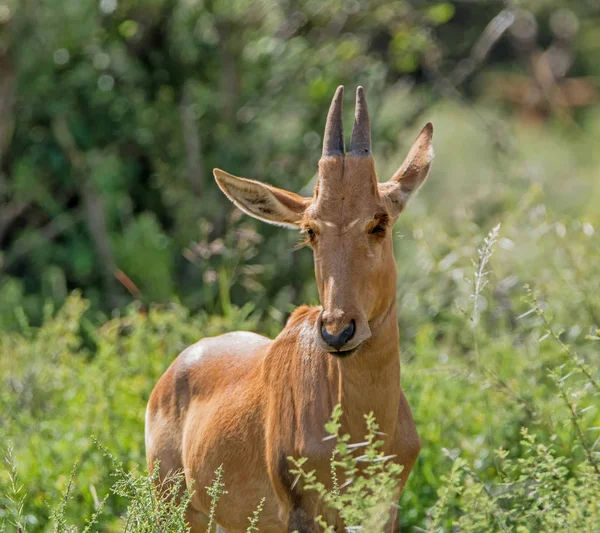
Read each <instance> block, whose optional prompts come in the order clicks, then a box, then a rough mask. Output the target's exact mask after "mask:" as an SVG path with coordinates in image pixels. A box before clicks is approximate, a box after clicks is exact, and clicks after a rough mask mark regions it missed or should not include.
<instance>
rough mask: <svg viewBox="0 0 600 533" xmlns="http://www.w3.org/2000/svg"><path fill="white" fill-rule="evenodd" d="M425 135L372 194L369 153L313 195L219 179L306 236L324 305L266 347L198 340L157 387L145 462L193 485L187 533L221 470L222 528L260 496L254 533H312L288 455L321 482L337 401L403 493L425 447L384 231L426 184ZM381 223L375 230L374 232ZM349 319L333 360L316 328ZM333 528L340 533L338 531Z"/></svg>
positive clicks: (343, 162) (241, 527) (250, 337)
mask: <svg viewBox="0 0 600 533" xmlns="http://www.w3.org/2000/svg"><path fill="white" fill-rule="evenodd" d="M431 133H432V130H431V127H430V126H429V125H428V126H426V128H424V130H423V132H422V133H421V135H420V136H419V138H418V139H417V142H416V143H415V147H413V150H411V153H410V154H409V157H408V158H407V162H405V164H404V165H403V167H401V169H400V171H399V173H397V174H396V175H395V176H394V177H393V178H392V180H390V182H388V183H386V184H381V185H380V184H378V182H377V177H376V174H375V167H374V163H373V159H372V158H371V157H370V156H369V155H354V154H347V155H345V156H344V155H340V156H327V157H323V158H322V159H321V161H320V163H319V180H318V186H317V188H316V190H315V195H314V197H313V198H312V199H306V198H301V197H299V196H298V195H295V194H294V193H289V192H287V191H283V190H281V189H275V188H273V187H270V186H266V185H263V184H261V183H259V182H255V181H251V180H242V179H241V178H236V177H234V176H231V175H229V174H226V173H224V172H223V171H218V170H216V171H215V177H216V178H217V181H218V183H219V185H220V187H221V188H222V189H223V190H224V192H225V193H226V194H227V196H229V197H230V198H231V199H232V200H233V201H234V202H235V203H236V204H237V205H238V206H240V207H241V208H242V209H243V210H244V211H246V212H247V213H249V214H251V215H253V216H256V217H257V218H261V219H263V220H267V221H269V222H273V223H279V224H284V225H288V226H289V225H291V226H296V227H300V228H302V229H303V230H305V231H306V230H308V229H309V228H310V229H311V230H312V232H313V235H312V236H311V237H309V245H310V246H311V247H312V248H313V250H314V255H315V275H316V280H317V285H318V288H319V294H320V297H321V303H322V307H307V306H302V307H299V308H298V309H296V311H295V312H294V313H293V314H292V316H291V317H290V319H289V321H288V323H287V324H286V326H285V328H284V329H283V330H282V332H281V333H280V334H279V335H278V336H277V338H275V339H274V340H270V339H267V338H265V337H261V336H259V335H256V334H254V333H247V332H236V333H230V334H226V335H222V336H220V337H214V338H207V339H203V340H202V341H200V342H198V343H197V344H195V345H193V346H191V347H190V348H188V349H187V350H185V351H184V352H183V353H182V354H181V355H180V356H179V357H178V358H177V359H176V360H175V361H174V362H173V364H172V365H171V366H170V367H169V369H168V370H167V371H166V372H165V374H164V375H163V376H162V378H161V379H160V380H159V382H158V384H157V385H156V388H155V389H154V391H153V393H152V396H151V398H150V401H149V403H148V409H147V415H146V447H147V458H148V466H149V468H152V466H153V464H154V461H155V460H156V459H159V460H160V469H161V478H164V477H165V476H166V474H167V473H168V472H169V471H174V470H183V472H184V473H185V476H186V480H187V482H188V483H189V484H191V483H192V482H193V488H194V490H195V491H196V492H195V495H194V497H193V500H192V503H191V506H190V510H189V513H188V517H189V521H190V524H191V525H192V531H193V532H194V533H198V532H200V531H203V528H205V527H206V525H205V524H206V518H205V517H206V515H207V514H208V511H209V506H210V501H209V498H208V496H207V495H206V491H205V490H204V487H205V486H207V485H209V484H210V482H211V479H212V478H213V476H214V474H213V473H214V471H215V470H216V469H217V467H218V466H219V465H223V469H224V482H225V486H226V489H227V490H228V491H229V492H228V494H226V495H224V496H223V497H222V498H221V500H220V501H219V505H218V507H217V515H216V520H217V522H218V524H219V525H221V526H222V527H223V528H225V529H226V530H227V531H228V532H229V533H242V532H244V531H246V528H247V526H248V521H247V517H248V516H250V515H251V514H252V511H253V510H254V509H255V507H256V505H257V504H258V503H259V501H260V499H261V498H262V497H265V498H266V503H265V508H264V510H263V512H262V514H261V517H260V530H261V532H263V533H284V532H287V531H293V530H295V529H296V530H298V531H299V532H300V533H312V532H313V531H315V532H316V531H318V529H317V528H316V526H315V524H314V520H313V518H314V516H316V514H319V513H321V512H323V510H321V509H319V506H318V502H317V501H316V500H315V498H314V496H313V495H312V493H310V492H303V491H302V489H301V487H300V486H299V485H298V486H294V483H293V481H294V480H293V479H292V477H291V475H290V474H289V471H288V468H289V465H288V463H287V457H288V456H295V457H307V458H308V459H309V462H310V466H311V467H312V468H315V469H316V470H317V474H318V476H319V478H320V479H321V480H323V481H324V482H327V480H328V479H329V458H330V456H331V451H332V446H333V443H332V442H331V440H327V441H323V437H325V436H326V433H325V429H324V425H325V423H326V422H327V420H328V419H329V416H330V414H331V411H332V409H333V407H334V405H335V404H337V403H341V405H342V409H343V417H342V424H343V430H344V431H346V432H349V433H350V434H351V436H352V438H353V439H354V440H355V441H358V440H362V437H363V435H364V433H365V425H364V419H363V415H364V414H365V413H367V412H370V411H373V413H374V414H375V417H376V419H377V422H378V423H379V425H380V427H381V431H383V432H384V433H385V434H386V435H387V439H386V444H385V452H386V453H390V454H395V456H396V459H395V460H397V461H398V463H400V464H402V465H404V470H403V472H402V486H404V483H405V482H406V479H407V478H408V475H409V474H410V471H411V469H412V467H413V465H414V462H415V461H416V459H417V456H418V454H419V450H420V441H419V437H418V434H417V431H416V428H415V424H414V422H413V418H412V414H411V412H410V408H409V406H408V403H407V401H406V398H405V396H404V393H403V391H402V389H401V387H400V358H399V349H398V344H399V339H398V326H397V316H396V301H395V294H396V268H395V263H394V255H393V250H392V236H391V235H392V231H391V225H392V223H393V222H394V220H395V218H396V216H397V215H398V214H399V213H400V211H401V210H402V208H403V207H404V204H405V202H406V199H407V198H408V195H409V194H410V193H411V192H412V191H413V190H415V189H416V188H417V187H418V185H419V184H420V183H421V182H422V181H423V179H424V178H425V175H426V173H427V170H428V168H429V164H430V162H431ZM403 179H406V183H405V185H406V187H405V186H403V184H402V180H403ZM394 200H395V201H394ZM265 207H266V210H265ZM378 226H380V227H383V231H375V233H371V232H372V231H373V230H374V228H376V227H378ZM350 320H355V322H356V334H355V335H354V337H353V338H352V339H351V340H350V341H349V342H348V349H352V350H354V351H353V352H352V353H351V355H349V356H346V357H341V355H344V354H343V353H341V354H335V353H332V352H333V351H334V350H332V349H330V348H329V347H328V346H327V345H324V343H323V340H322V338H321V336H320V333H319V332H320V329H319V328H320V326H321V324H323V325H325V326H326V327H327V330H328V331H331V332H338V331H341V330H343V328H344V327H346V326H347V324H348V322H349V321H350ZM337 527H338V531H342V527H343V524H341V523H338V524H337ZM393 529H394V517H392V518H391V519H390V523H389V524H388V530H389V531H392V530H393Z"/></svg>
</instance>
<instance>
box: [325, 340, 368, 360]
mask: <svg viewBox="0 0 600 533" xmlns="http://www.w3.org/2000/svg"><path fill="white" fill-rule="evenodd" d="M361 346H362V342H361V343H360V344H358V345H356V346H354V348H349V349H348V350H334V351H330V352H329V353H330V354H331V355H335V356H336V357H339V358H340V359H345V358H346V357H350V356H351V355H352V354H354V353H355V352H356V351H357V350H358V349H359V348H360V347H361Z"/></svg>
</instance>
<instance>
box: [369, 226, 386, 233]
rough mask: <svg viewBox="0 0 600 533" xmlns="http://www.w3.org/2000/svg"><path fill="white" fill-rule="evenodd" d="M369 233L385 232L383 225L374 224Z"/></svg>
mask: <svg viewBox="0 0 600 533" xmlns="http://www.w3.org/2000/svg"><path fill="white" fill-rule="evenodd" d="M369 233H370V234H371V235H373V234H375V233H385V226H382V225H381V224H377V226H375V227H374V228H373V229H372V230H371V231H370V232H369Z"/></svg>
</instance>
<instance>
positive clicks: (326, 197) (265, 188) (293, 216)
mask: <svg viewBox="0 0 600 533" xmlns="http://www.w3.org/2000/svg"><path fill="white" fill-rule="evenodd" d="M343 95H344V88H343V87H341V86H340V87H339V88H338V89H337V91H336V93H335V96H334V97H333V101H332V102H331V106H330V108H329V113H328V115H327V123H326V126H325V135H324V141H323V153H322V155H321V159H320V160H319V175H318V181H317V184H316V187H315V191H314V195H313V197H312V198H304V197H302V196H299V195H297V194H295V193H293V192H289V191H285V190H282V189H279V188H276V187H272V186H270V185H266V184H264V183H261V182H258V181H254V180H249V179H246V178H238V177H235V176H232V175H231V174H228V173H226V172H224V171H222V170H219V169H215V171H214V175H215V179H216V180H217V183H218V184H219V187H220V188H221V190H222V191H223V192H224V193H225V194H226V195H227V197H228V198H229V199H230V200H231V201H233V203H234V204H235V205H236V206H238V207H239V208H240V209H241V210H242V211H244V212H245V213H247V214H249V215H250V216H253V217H255V218H258V219H260V220H264V221H265V222H269V223H271V224H278V225H281V226H286V227H290V228H296V229H299V230H300V231H301V232H302V233H303V234H304V236H305V238H306V243H307V244H308V245H309V246H310V247H311V248H312V250H313V252H314V261H315V275H316V280H317V284H318V289H319V296H320V299H321V304H322V311H321V313H320V316H319V319H318V321H317V324H316V326H315V331H314V334H315V337H316V342H317V343H318V345H319V346H321V348H323V349H324V350H325V351H327V352H330V353H333V354H335V355H337V356H340V357H343V356H346V355H349V354H350V353H352V352H354V351H355V350H356V349H357V348H358V347H359V346H360V345H361V344H362V343H364V342H365V341H366V340H367V339H369V338H370V337H371V329H372V328H373V327H374V326H376V325H377V324H379V323H381V321H382V320H383V319H384V318H385V317H386V316H387V315H388V314H389V313H390V311H391V310H392V309H394V308H395V307H394V306H395V301H396V265H395V261H394V254H393V248H392V226H393V224H394V223H395V221H396V219H397V217H398V215H399V214H400V213H401V212H402V210H403V209H404V207H405V206H406V203H407V201H408V199H409V198H410V197H411V195H412V194H413V193H414V192H415V191H416V190H417V189H418V188H419V186H420V185H421V184H422V183H423V181H424V180H425V177H426V176H427V172H428V171H429V167H430V165H431V161H432V159H433V149H432V144H431V141H432V136H433V126H432V125H431V123H428V124H427V125H426V126H425V127H424V128H423V130H422V131H421V133H420V134H419V136H418V137H417V140H416V141H415V143H414V145H413V147H412V148H411V150H410V152H409V154H408V156H407V157H406V159H405V161H404V163H402V165H401V166H400V168H399V169H398V171H397V172H396V173H395V174H394V175H393V176H392V177H391V178H390V180H389V181H387V182H385V183H379V182H378V180H377V175H376V173H375V164H374V161H373V157H372V154H371V131H370V122H369V113H368V110H367V102H366V99H365V92H364V90H363V88H362V87H358V89H357V91H356V106H355V118H354V127H353V129H352V138H351V140H350V150H349V151H348V152H346V150H345V143H344V134H343V126H342V100H343Z"/></svg>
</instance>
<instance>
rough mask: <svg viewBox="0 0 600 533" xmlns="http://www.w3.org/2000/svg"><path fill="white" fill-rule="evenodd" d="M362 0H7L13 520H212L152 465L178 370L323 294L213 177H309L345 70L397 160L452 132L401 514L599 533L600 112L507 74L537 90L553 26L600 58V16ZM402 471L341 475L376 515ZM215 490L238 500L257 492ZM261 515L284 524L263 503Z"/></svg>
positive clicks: (409, 227)
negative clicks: (430, 127)
mask: <svg viewBox="0 0 600 533" xmlns="http://www.w3.org/2000/svg"><path fill="white" fill-rule="evenodd" d="M318 4H319V6H321V3H318ZM352 5H354V6H355V7H353V8H348V9H342V7H341V4H339V5H338V3H337V2H328V3H327V4H326V5H325V6H324V7H321V8H317V7H316V4H315V3H313V2H310V1H299V2H292V3H289V4H287V3H286V4H283V3H276V2H270V1H266V2H262V3H260V4H256V3H254V2H252V3H247V4H246V3H243V2H208V1H206V2H201V1H198V2H196V1H186V2H183V1H181V2H177V1H174V0H145V1H143V2H142V1H140V2H133V1H120V2H117V1H110V0H102V1H101V2H96V1H95V0H94V1H92V0H79V1H78V2H69V1H67V0H60V1H58V0H57V1H54V2H45V3H43V4H40V3H37V2H34V1H32V0H19V2H16V1H14V2H11V1H9V2H5V3H4V4H0V93H1V94H0V96H1V97H0V102H2V103H3V104H4V103H8V104H7V105H0V115H1V116H0V453H1V454H2V455H6V457H7V462H6V463H5V464H3V466H2V467H0V529H1V528H2V527H4V529H5V531H7V532H12V531H17V529H18V528H21V530H22V531H27V532H31V533H34V532H46V531H53V530H56V531H67V530H69V531H70V530H72V528H75V529H76V530H77V531H83V530H85V528H86V527H88V530H98V531H106V532H112V531H122V530H126V531H136V532H137V531H154V530H160V531H167V530H168V531H178V532H180V531H181V532H182V531H185V525H184V523H183V521H182V520H183V519H182V516H183V514H182V513H183V504H177V502H175V501H172V502H167V504H165V503H164V502H162V500H161V499H159V498H157V497H156V493H155V492H154V489H153V488H152V483H151V480H149V479H148V477H147V476H146V475H145V472H146V470H145V457H144V444H143V441H144V438H143V435H144V431H143V425H144V411H145V405H146V402H147V399H148V396H149V394H150V391H151V390H152V387H153V386H154V384H155V383H156V381H157V379H158V378H159V376H160V375H161V374H162V372H163V371H164V370H165V368H166V367H167V366H168V365H169V364H170V362H171V361H172V360H173V358H174V357H175V355H176V354H177V353H179V352H180V351H181V350H182V349H183V348H184V347H185V346H186V345H188V344H190V343H192V342H194V341H196V340H198V339H199V338H201V337H205V336H210V335H217V334H219V333H223V332H226V331H231V330H234V329H246V330H253V331H258V332H261V333H264V334H267V335H270V336H272V335H276V334H277V332H278V331H279V330H280V328H281V327H282V324H283V323H284V321H285V318H286V317H287V316H288V314H289V312H290V310H291V309H292V308H293V306H294V305H298V304H300V303H304V302H309V303H316V301H317V294H316V290H315V285H314V281H313V273H312V257H311V253H310V251H309V250H308V249H300V250H297V251H294V245H295V240H296V238H297V236H296V235H294V234H293V232H288V231H286V230H284V229H281V228H271V227H268V226H266V225H262V226H259V225H258V223H257V222H254V221H252V220H250V219H248V218H245V217H241V216H240V214H239V212H237V211H235V210H233V209H232V207H231V206H230V205H229V204H228V203H227V201H226V200H225V199H224V198H222V197H221V195H220V193H219V192H218V191H217V189H216V187H215V186H214V185H213V183H212V180H211V176H210V169H211V168H212V167H213V166H219V167H223V168H226V169H227V170H228V171H231V172H233V173H237V174H239V175H245V176H249V177H254V178H257V179H263V180H265V181H268V182H270V183H273V184H275V185H279V186H284V187H286V188H289V189H293V190H295V191H301V190H304V191H305V192H306V191H309V190H310V187H311V176H312V174H313V173H314V170H315V168H316V160H317V157H318V154H319V144H320V136H321V135H322V126H323V122H324V114H325V112H326V109H327V106H328V103H329V99H330V97H331V94H332V91H333V88H334V87H335V86H336V85H337V84H339V83H340V82H342V83H345V84H346V85H347V86H352V85H355V84H357V83H362V84H363V85H365V86H366V87H367V90H368V95H369V104H370V106H371V114H372V121H373V134H374V149H375V157H376V161H377V165H378V173H379V175H380V177H381V179H385V178H387V176H389V175H391V174H392V172H393V171H394V170H395V168H397V166H398V165H399V164H400V163H401V161H402V159H403V157H404V155H405V153H406V150H407V149H408V147H409V146H410V144H411V143H412V141H413V139H414V137H415V135H416V132H417V131H418V129H419V127H420V126H421V125H422V123H424V122H426V121H427V120H431V121H432V122H433V123H434V125H435V134H434V144H435V148H436V159H435V161H434V165H433V168H432V171H431V174H430V177H429V178H428V181H427V182H426V184H425V185H424V186H423V188H422V192H421V193H420V194H419V196H418V197H417V198H416V199H415V200H414V201H413V202H412V203H411V205H410V207H409V209H408V210H407V211H406V212H405V213H403V215H402V217H401V219H400V221H399V222H398V225H397V227H396V232H397V233H396V237H395V241H396V242H395V246H396V255H397V263H398V278H399V284H398V295H397V296H398V303H399V326H400V332H401V341H400V342H401V354H402V355H401V357H402V365H403V366H402V385H403V387H404V390H405V392H406V394H407V396H408V400H409V403H410V405H411V407H412V409H413V412H414V415H415V419H416V423H417V427H418V429H419V433H420V436H421V439H422V441H423V450H422V452H421V455H420V458H419V460H418V462H417V464H416V466H415V469H414V471H413V473H412V474H411V477H410V478H409V481H408V484H407V487H406V490H405V492H404V494H403V496H402V498H401V500H400V502H399V518H400V520H399V521H400V524H401V525H402V527H403V530H404V531H423V530H425V531H430V532H439V531H454V530H459V531H482V532H483V531H485V532H488V531H514V532H519V533H520V532H528V531H531V532H534V531H556V532H558V531H590V532H591V531H594V530H595V528H596V524H597V523H599V522H600V474H599V471H600V413H598V409H597V407H598V401H599V397H600V396H599V392H600V391H599V383H600V374H599V372H598V353H599V352H598V347H599V346H600V344H599V342H600V331H599V328H600V292H599V291H598V287H600V242H599V239H600V236H599V235H600V211H599V210H598V208H597V206H598V205H600V184H599V181H598V170H597V169H598V168H600V153H599V152H598V150H597V139H598V136H599V135H600V105H599V104H598V103H596V102H595V100H594V99H593V98H592V97H590V98H589V99H588V101H587V103H585V105H582V106H581V107H575V106H569V105H563V104H564V101H563V103H562V104H561V103H560V102H559V103H557V101H556V99H552V98H548V100H544V101H543V102H542V103H543V105H542V104H540V105H538V104H536V105H531V106H529V107H528V104H527V103H526V102H515V101H514V100H511V99H510V98H509V97H508V96H507V94H505V93H502V91H501V89H502V88H503V87H505V85H506V80H509V86H517V85H518V83H522V84H526V83H528V82H530V83H531V84H534V83H535V81H536V80H537V78H536V75H535V72H534V71H535V68H532V67H531V63H530V61H531V60H532V58H534V57H537V56H536V55H535V54H536V52H539V51H541V50H544V49H546V50H548V49H549V47H550V48H551V47H552V46H555V47H558V48H559V49H561V50H563V51H565V52H566V56H565V57H567V58H570V59H569V61H570V63H569V66H570V70H568V72H567V73H565V74H564V76H563V80H562V81H563V82H564V78H568V77H572V78H579V79H584V78H585V79H590V77H592V78H593V76H598V75H600V63H599V62H598V58H599V57H600V53H599V52H600V36H599V35H598V31H597V27H598V24H599V18H600V9H599V8H598V7H596V6H595V4H594V3H593V2H587V1H584V0H581V1H572V2H569V4H568V8H569V11H567V10H565V6H566V4H565V3H564V2H559V1H552V0H538V1H536V2H530V3H528V9H531V13H529V14H527V13H523V12H520V11H518V10H516V9H512V8H506V9H505V4H504V3H502V2H494V1H489V2H481V3H478V5H477V6H474V5H472V3H470V2H418V3H417V2H415V3H410V2H393V3H391V2H386V1H383V0H381V1H374V2H372V3H370V4H369V9H367V8H366V6H365V5H363V4H361V3H360V2H357V3H354V4H352ZM496 17H500V18H496ZM503 17H505V18H503ZM506 17H508V18H506ZM511 17H513V18H511ZM491 21H495V22H494V25H492V26H491V28H492V29H489V28H488V30H487V33H486V30H485V28H486V26H487V25H488V23H490V22H491ZM506 21H508V22H511V21H514V23H513V24H512V26H511V28H510V29H508V28H507V27H504V26H503V24H505V23H506ZM528 21H529V22H528ZM532 21H533V22H532ZM573 21H575V23H576V24H575V31H576V36H572V35H571V37H569V32H568V31H567V30H569V28H571V30H569V31H571V32H572V31H573ZM517 22H518V24H517ZM528 23H533V27H534V29H535V31H534V32H533V36H532V35H531V32H530V33H529V34H528V33H527V31H525V30H527V28H530V29H531V27H532V25H531V24H529V26H528V25H527V24H528ZM569 23H570V24H571V26H569ZM505 25H506V24H505ZM503 27H504V29H503V30H502V31H501V32H500V34H499V35H496V36H495V37H493V38H492V37H490V35H492V36H493V35H495V34H494V31H492V30H493V29H494V28H495V29H496V30H498V28H500V29H502V28H503ZM565 28H566V30H565ZM565 31H566V32H567V33H566V34H565V33H564V32H565ZM536 32H537V33H536ZM561 32H562V33H561ZM528 35H529V37H528ZM561 35H562V37H560V36H561ZM565 35H567V37H568V38H566V37H565ZM482 36H483V37H482ZM234 37H235V38H234ZM486 45H489V46H488V48H489V50H486V49H485V46H486ZM561 46H562V47H563V48H560V47H561ZM482 50H483V52H485V53H483V52H482ZM548 57H549V56H548ZM561 57H562V56H561ZM465 58H470V59H469V61H467V63H465ZM515 76H516V77H515ZM519 80H520V81H519ZM590 83H591V82H590ZM557 84H558V81H557ZM557 86H558V85H557ZM555 88H556V87H553V89H555ZM523 91H525V89H523ZM503 94H504V96H503ZM582 94H583V93H582ZM586 94H587V93H586ZM511 98H512V97H511ZM347 108H350V106H347ZM347 111H348V112H350V109H347ZM347 118H348V119H349V118H350V116H348V117H347ZM349 122H350V121H349V120H346V123H347V124H348V123H349ZM115 271H116V272H117V276H116V277H115V275H114V273H115ZM369 424H370V425H371V426H370V427H371V429H372V428H373V427H374V426H373V424H375V421H372V420H370V419H369ZM332 427H333V426H332ZM365 432H366V433H367V434H369V429H368V428H367V426H365ZM339 437H340V439H341V440H340V443H341V444H339V446H340V445H341V446H343V445H346V446H347V445H348V444H349V443H347V442H346V443H344V440H343V436H339ZM94 439H95V440H96V441H97V442H98V443H99V444H100V446H99V445H98V444H97V443H96V441H95V440H94ZM377 440H378V439H374V440H372V442H371V444H372V449H371V452H370V453H373V454H377V449H378V448H377ZM350 444H352V443H350ZM339 446H338V451H339V452H340V454H341V455H340V456H337V457H336V459H335V460H336V461H337V462H338V463H340V464H338V465H337V466H336V468H337V469H338V470H337V471H340V472H341V470H340V469H346V468H351V467H352V464H353V463H352V461H353V459H352V457H350V456H347V455H344V454H343V453H342V452H343V451H344V449H343V448H342V449H340V448H339ZM346 451H347V450H346ZM351 451H352V452H353V454H354V457H356V454H355V452H356V450H354V448H351ZM361 453H365V452H364V450H361ZM296 459H300V458H296ZM75 463H77V465H78V466H77V468H76V469H75V470H74V469H73V465H74V464H75ZM342 463H343V466H342ZM374 464H379V463H374ZM385 464H386V461H382V464H381V468H380V469H379V470H377V471H373V472H372V473H371V474H372V478H370V477H369V476H367V477H366V478H364V479H362V481H360V483H357V484H356V485H354V486H352V487H351V489H347V490H346V492H344V493H343V494H337V495H336V494H333V495H330V497H331V501H332V504H333V505H337V506H338V507H340V508H341V509H342V510H343V512H344V513H346V516H347V517H348V518H349V520H350V521H352V524H353V525H356V526H360V525H363V526H365V524H366V523H368V521H369V520H370V519H372V517H373V516H374V515H373V512H376V513H378V512H380V511H378V510H377V509H380V507H378V506H379V505H380V503H381V502H380V501H371V500H370V497H371V495H372V491H371V489H372V488H373V480H377V483H378V484H379V485H381V486H382V487H393V484H394V479H395V477H394V476H395V475H396V472H395V471H393V470H389V469H386V468H385ZM301 466H302V464H297V465H296V468H300V467H301ZM306 474H308V473H306ZM115 475H116V478H115V477H114V476H115ZM382 476H383V477H382ZM305 481H307V482H308V483H309V484H310V483H311V480H310V479H308V480H306V479H305ZM173 482H174V483H175V484H177V483H178V482H180V481H178V480H177V479H174V480H173ZM315 488H316V489H317V490H321V488H320V487H315ZM191 490H193V491H197V490H206V489H205V487H192V488H191ZM212 490H213V492H214V494H215V495H216V496H217V497H218V498H220V500H219V501H218V503H217V505H221V504H222V505H225V502H226V499H227V493H229V494H231V493H234V492H235V487H222V486H220V485H219V483H218V476H217V479H216V484H213V486H212ZM353 491H354V492H353ZM65 495H67V496H65ZM323 497H325V494H323ZM259 503H260V502H259V501H257V502H256V504H257V505H259ZM165 505H166V507H165ZM374 510H375V511H374ZM250 518H253V519H254V522H250V521H249V523H248V524H249V528H255V529H249V531H256V530H257V529H256V528H258V530H260V507H258V508H257V513H256V514H255V515H254V517H250ZM86 521H87V522H86ZM86 523H88V526H86ZM1 524H4V526H2V525H1ZM365 527H366V526H365ZM371 527H372V528H375V527H377V526H372V525H369V528H371ZM156 528H159V529H156ZM369 531H375V529H369Z"/></svg>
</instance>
